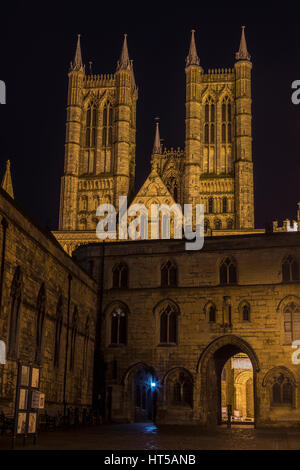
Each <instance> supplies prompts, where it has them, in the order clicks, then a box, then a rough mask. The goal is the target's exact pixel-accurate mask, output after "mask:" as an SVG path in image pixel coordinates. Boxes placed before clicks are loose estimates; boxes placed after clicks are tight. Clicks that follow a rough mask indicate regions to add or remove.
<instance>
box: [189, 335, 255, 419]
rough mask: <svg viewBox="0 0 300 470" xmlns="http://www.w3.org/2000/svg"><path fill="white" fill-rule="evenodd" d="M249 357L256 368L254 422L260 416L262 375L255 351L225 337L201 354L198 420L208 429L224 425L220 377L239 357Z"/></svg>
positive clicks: (198, 368)
mask: <svg viewBox="0 0 300 470" xmlns="http://www.w3.org/2000/svg"><path fill="white" fill-rule="evenodd" d="M240 353H243V354H246V355H247V356H248V357H249V359H250V361H251V364H252V367H253V401H254V422H255V418H256V416H257V400H256V375H257V373H258V372H259V369H260V368H259V362H258V358H257V356H256V354H255V352H254V351H253V349H252V347H251V346H250V345H249V344H248V343H247V342H246V341H244V340H243V339H241V338H239V337H237V336H234V335H226V336H222V337H220V338H217V339H216V340H214V341H213V342H212V343H210V344H209V345H208V346H207V347H206V348H205V350H204V351H203V352H202V354H201V356H200V359H199V362H198V365H197V372H198V375H199V380H200V403H199V414H200V415H199V419H200V421H201V422H202V423H203V424H206V425H217V424H221V422H222V409H221V374H222V370H223V367H224V365H225V364H226V362H227V361H228V360H229V359H230V358H232V357H234V356H236V355H237V354H240Z"/></svg>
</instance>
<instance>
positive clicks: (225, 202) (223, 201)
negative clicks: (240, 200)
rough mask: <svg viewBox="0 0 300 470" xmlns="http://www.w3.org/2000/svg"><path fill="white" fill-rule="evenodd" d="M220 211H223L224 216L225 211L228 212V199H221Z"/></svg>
mask: <svg viewBox="0 0 300 470" xmlns="http://www.w3.org/2000/svg"><path fill="white" fill-rule="evenodd" d="M222 206H223V207H222V210H223V214H226V213H227V211H228V199H227V197H223V199H222Z"/></svg>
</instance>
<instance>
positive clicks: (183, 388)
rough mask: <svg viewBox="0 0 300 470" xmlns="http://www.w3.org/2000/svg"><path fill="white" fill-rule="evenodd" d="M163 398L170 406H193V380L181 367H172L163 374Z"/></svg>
mask: <svg viewBox="0 0 300 470" xmlns="http://www.w3.org/2000/svg"><path fill="white" fill-rule="evenodd" d="M163 380H164V382H163V383H164V388H163V390H164V400H165V401H167V402H169V404H170V405H171V406H172V405H173V406H174V405H175V406H180V407H182V406H189V407H191V408H192V407H193V401H194V400H193V398H194V397H193V395H194V380H193V376H192V374H191V373H190V372H189V371H188V370H187V369H185V368H183V367H174V368H173V369H171V370H170V371H168V372H167V373H166V374H165V376H164V379H163Z"/></svg>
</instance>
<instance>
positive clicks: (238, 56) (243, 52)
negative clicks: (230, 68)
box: [235, 26, 251, 60]
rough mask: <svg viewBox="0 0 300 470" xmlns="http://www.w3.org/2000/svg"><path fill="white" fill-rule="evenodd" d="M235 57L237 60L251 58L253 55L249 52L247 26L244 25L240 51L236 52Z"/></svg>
mask: <svg viewBox="0 0 300 470" xmlns="http://www.w3.org/2000/svg"><path fill="white" fill-rule="evenodd" d="M235 58H236V60H251V55H250V54H249V52H248V50H247V43H246V37H245V26H242V37H241V43H240V49H239V52H237V53H236V55H235Z"/></svg>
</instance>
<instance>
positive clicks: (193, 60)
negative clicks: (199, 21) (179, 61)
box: [186, 29, 200, 67]
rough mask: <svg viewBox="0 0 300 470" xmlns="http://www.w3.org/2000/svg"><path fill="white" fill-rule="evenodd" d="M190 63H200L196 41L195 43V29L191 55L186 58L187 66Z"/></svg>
mask: <svg viewBox="0 0 300 470" xmlns="http://www.w3.org/2000/svg"><path fill="white" fill-rule="evenodd" d="M189 65H200V59H199V57H198V55H197V49H196V43H195V30H194V29H192V37H191V44H190V50H189V55H188V56H187V58H186V66H187V67H189Z"/></svg>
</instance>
